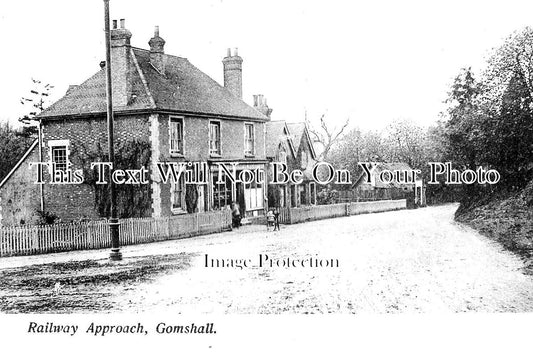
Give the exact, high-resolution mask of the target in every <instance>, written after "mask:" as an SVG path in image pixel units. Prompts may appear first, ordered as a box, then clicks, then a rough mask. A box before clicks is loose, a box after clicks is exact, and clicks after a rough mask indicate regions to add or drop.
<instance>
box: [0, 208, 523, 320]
mask: <svg viewBox="0 0 533 356" xmlns="http://www.w3.org/2000/svg"><path fill="white" fill-rule="evenodd" d="M456 208H457V205H445V206H438V207H429V208H424V209H417V210H403V211H394V212H386V213H378V214H368V215H358V216H351V217H344V218H337V219H328V220H321V221H315V222H309V223H304V224H297V225H289V226H282V229H281V231H279V232H277V231H276V232H272V231H269V232H267V231H266V228H265V227H264V226H246V227H243V228H241V229H239V230H234V231H231V232H226V233H221V234H213V235H208V236H202V237H196V238H192V239H185V240H179V241H168V242H163V243H155V244H146V245H138V246H130V247H126V248H124V249H123V253H124V256H125V259H124V261H122V262H121V263H119V264H111V263H110V262H108V261H107V259H106V258H105V257H106V256H107V251H102V250H100V251H83V252H72V253H63V254H54V255H45V256H32V257H16V258H7V259H1V260H0V280H2V281H3V282H1V283H2V284H0V287H1V288H0V302H1V305H2V308H3V310H4V312H89V313H90V312H113V311H117V310H120V311H128V312H152V311H154V312H172V313H182V312H191V311H194V312H207V313H289V314H290V313H404V312H415V313H416V312H421V313H425V312H431V313H433V312H470V311H475V312H529V311H533V278H532V276H531V275H528V274H527V273H525V268H524V263H523V261H522V260H521V259H520V258H519V257H518V256H516V255H514V254H512V253H510V252H508V251H505V250H503V249H502V248H501V247H500V246H499V245H498V244H497V243H495V242H492V241H490V240H489V239H487V238H485V237H484V236H481V235H480V234H478V233H476V232H475V231H473V230H472V229H470V228H468V227H465V226H463V225H461V224H458V223H455V222H454V221H453V213H454V211H455V209H456ZM206 254H207V256H208V257H207V258H208V261H209V267H206V266H205V264H206ZM265 255H267V256H268V258H269V260H268V261H267V262H266V263H263V266H262V267H260V266H259V265H258V264H259V258H260V256H263V257H262V258H263V259H265ZM309 258H311V259H312V261H315V264H317V263H318V264H319V263H320V262H319V261H322V264H323V266H322V267H315V266H310V264H312V262H309ZM287 259H289V260H290V261H291V263H294V265H291V266H290V267H285V266H283V263H286V261H287ZM239 260H240V261H239ZM242 260H246V261H247V263H246V264H247V266H242V264H243V261H242ZM217 261H218V263H219V267H213V266H216V263H217ZM270 261H275V262H277V261H279V263H280V265H279V266H278V265H276V264H275V265H272V266H271V265H269V264H268V262H270ZM284 261H285V262H284ZM302 261H303V262H302ZM317 261H318V262H317ZM51 262H56V263H54V264H51ZM222 263H224V264H225V265H227V264H231V263H233V267H231V266H229V267H228V266H225V267H222V266H221V264H222ZM265 264H266V265H265ZM237 265H241V266H242V268H239V267H236V266H237ZM326 265H328V266H326ZM58 287H59V288H58Z"/></svg>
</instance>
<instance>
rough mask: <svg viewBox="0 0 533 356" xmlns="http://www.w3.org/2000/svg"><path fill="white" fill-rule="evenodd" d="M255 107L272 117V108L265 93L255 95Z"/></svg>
mask: <svg viewBox="0 0 533 356" xmlns="http://www.w3.org/2000/svg"><path fill="white" fill-rule="evenodd" d="M254 109H256V110H257V111H259V112H260V113H261V114H263V115H265V116H267V117H270V115H271V114H272V109H271V108H269V107H268V105H267V101H266V99H265V96H264V95H263V94H257V95H254Z"/></svg>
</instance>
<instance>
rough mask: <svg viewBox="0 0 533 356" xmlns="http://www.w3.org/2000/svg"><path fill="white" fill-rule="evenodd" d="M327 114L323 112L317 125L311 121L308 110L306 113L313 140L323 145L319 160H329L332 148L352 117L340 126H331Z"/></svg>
mask: <svg viewBox="0 0 533 356" xmlns="http://www.w3.org/2000/svg"><path fill="white" fill-rule="evenodd" d="M325 116H326V114H322V116H321V117H320V119H319V123H320V124H319V125H318V127H316V126H315V125H314V124H312V123H311V122H310V121H309V119H308V117H307V111H306V113H305V123H306V125H307V127H308V130H309V134H310V135H311V140H312V141H313V142H318V143H320V144H321V145H322V146H323V150H322V152H321V153H320V154H319V157H318V160H321V161H326V160H327V158H328V155H329V152H330V150H331V149H332V147H333V146H334V145H335V144H336V143H337V142H338V141H339V139H340V138H341V137H342V133H343V132H344V130H345V129H346V127H347V126H348V124H349V123H350V119H349V118H348V119H346V121H345V122H344V124H343V125H342V126H341V127H340V128H336V127H331V126H328V124H327V123H326V119H325Z"/></svg>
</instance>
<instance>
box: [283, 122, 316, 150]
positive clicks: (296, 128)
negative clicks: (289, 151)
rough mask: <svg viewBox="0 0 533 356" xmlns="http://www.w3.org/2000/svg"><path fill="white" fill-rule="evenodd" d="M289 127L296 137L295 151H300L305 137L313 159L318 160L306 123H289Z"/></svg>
mask: <svg viewBox="0 0 533 356" xmlns="http://www.w3.org/2000/svg"><path fill="white" fill-rule="evenodd" d="M287 127H288V128H289V130H290V132H291V134H292V137H294V140H293V141H294V149H295V151H296V152H298V151H299V150H300V144H301V142H302V136H305V139H306V140H307V142H308V144H309V147H310V149H311V155H312V158H313V159H316V158H317V156H316V153H315V148H314V146H313V141H312V140H311V136H309V130H308V129H307V125H306V124H305V122H295V123H287Z"/></svg>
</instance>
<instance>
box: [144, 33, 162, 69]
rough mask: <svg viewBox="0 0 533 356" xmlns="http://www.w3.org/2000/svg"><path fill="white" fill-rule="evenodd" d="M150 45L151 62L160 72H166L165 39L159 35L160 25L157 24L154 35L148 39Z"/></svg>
mask: <svg viewBox="0 0 533 356" xmlns="http://www.w3.org/2000/svg"><path fill="white" fill-rule="evenodd" d="M148 45H149V46H150V63H151V64H152V65H153V66H154V68H156V69H157V70H158V71H159V73H161V74H163V73H164V72H165V57H164V53H165V40H164V39H162V38H161V37H160V36H159V26H155V29H154V37H152V38H151V39H150V41H148Z"/></svg>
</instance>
